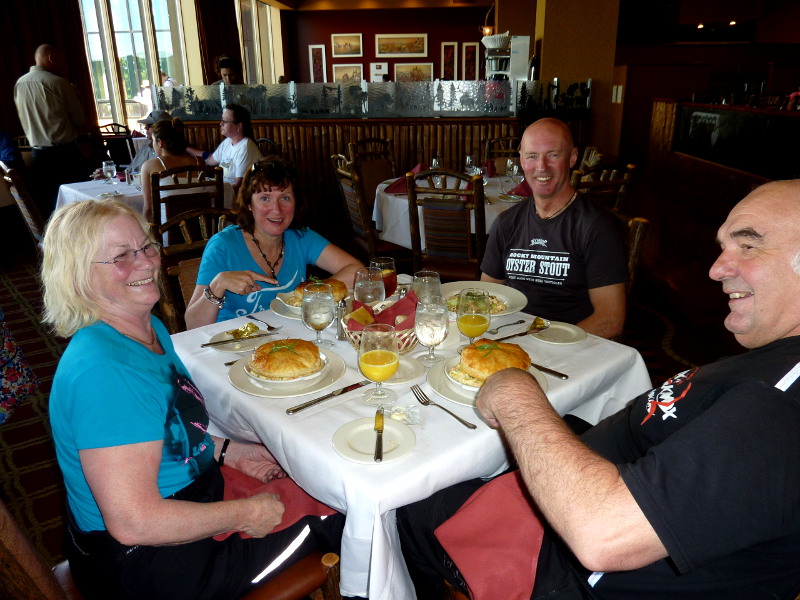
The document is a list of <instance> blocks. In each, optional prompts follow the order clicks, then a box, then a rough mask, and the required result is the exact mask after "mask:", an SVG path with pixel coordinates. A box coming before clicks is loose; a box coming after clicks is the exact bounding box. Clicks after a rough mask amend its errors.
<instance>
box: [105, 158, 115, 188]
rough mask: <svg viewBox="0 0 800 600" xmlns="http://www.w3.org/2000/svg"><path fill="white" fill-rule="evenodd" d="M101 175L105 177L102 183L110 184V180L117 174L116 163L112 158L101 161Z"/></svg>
mask: <svg viewBox="0 0 800 600" xmlns="http://www.w3.org/2000/svg"><path fill="white" fill-rule="evenodd" d="M103 175H104V176H105V178H106V180H105V181H104V182H103V183H105V184H108V185H110V184H111V183H112V181H111V180H112V179H113V178H114V177H116V176H117V164H116V163H115V162H114V161H113V160H104V161H103Z"/></svg>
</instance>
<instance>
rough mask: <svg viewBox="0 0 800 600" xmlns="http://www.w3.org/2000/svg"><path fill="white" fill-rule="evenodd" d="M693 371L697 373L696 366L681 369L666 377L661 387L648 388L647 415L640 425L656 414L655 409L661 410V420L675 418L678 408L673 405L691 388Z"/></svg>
mask: <svg viewBox="0 0 800 600" xmlns="http://www.w3.org/2000/svg"><path fill="white" fill-rule="evenodd" d="M695 373H697V368H694V369H690V370H688V371H682V372H680V373H678V374H677V375H675V376H674V377H671V378H670V379H667V380H666V381H665V382H664V383H662V384H661V387H657V388H654V389H652V390H650V392H649V393H648V394H647V405H646V406H647V415H645V417H644V419H643V420H642V422H641V423H640V425H644V424H645V423H647V421H649V420H650V418H651V417H652V416H653V415H655V414H656V410H657V409H658V410H660V411H661V419H662V420H663V421H666V420H667V419H677V418H678V410H677V407H676V406H675V405H676V404H677V403H678V401H679V400H681V399H682V398H684V397H685V396H686V394H688V393H689V390H690V389H692V382H691V379H692V377H694V375H695Z"/></svg>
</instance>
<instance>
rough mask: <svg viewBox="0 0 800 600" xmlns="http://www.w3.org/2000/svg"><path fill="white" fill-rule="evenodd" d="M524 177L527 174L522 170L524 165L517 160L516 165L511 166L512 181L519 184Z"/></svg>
mask: <svg viewBox="0 0 800 600" xmlns="http://www.w3.org/2000/svg"><path fill="white" fill-rule="evenodd" d="M524 178H525V174H524V173H523V172H522V167H521V166H520V164H519V163H518V162H515V163H514V166H513V167H511V181H512V182H514V183H515V184H516V185H519V184H520V183H522V180H523V179H524Z"/></svg>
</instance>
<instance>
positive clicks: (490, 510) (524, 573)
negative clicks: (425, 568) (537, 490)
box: [434, 471, 544, 600]
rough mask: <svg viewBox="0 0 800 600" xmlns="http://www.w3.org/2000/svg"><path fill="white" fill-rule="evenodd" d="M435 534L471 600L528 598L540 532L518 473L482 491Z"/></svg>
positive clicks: (473, 496) (531, 589) (497, 481)
mask: <svg viewBox="0 0 800 600" xmlns="http://www.w3.org/2000/svg"><path fill="white" fill-rule="evenodd" d="M434 534H435V535H436V537H437V538H438V540H439V542H440V543H441V544H442V546H443V547H444V549H445V550H446V551H447V553H448V554H449V555H450V558H452V559H453V561H454V562H455V563H456V566H457V567H458V569H459V571H461V574H462V575H463V576H464V580H465V581H466V582H467V587H468V588H469V597H470V598H472V600H528V599H529V598H530V597H531V592H532V591H533V582H534V580H535V579H536V564H537V562H538V560H539V551H540V550H541V547H542V537H543V535H544V528H543V527H542V523H541V519H540V517H539V515H538V513H537V511H536V509H535V507H534V506H533V501H532V500H531V499H530V496H529V495H528V491H527V489H526V488H525V483H524V482H523V481H522V476H521V475H520V473H519V471H514V472H513V473H507V474H505V475H502V476H500V477H497V478H495V479H493V480H492V481H490V482H489V483H487V484H486V485H484V486H483V487H481V488H480V489H479V490H478V491H477V492H475V493H474V494H472V496H470V498H469V500H467V501H466V502H465V503H464V505H463V506H462V507H461V508H460V509H459V510H458V512H457V513H456V514H455V515H453V516H452V517H451V518H449V519H448V520H447V521H445V522H444V523H442V524H441V525H440V526H439V527H437V528H436V530H435V531H434Z"/></svg>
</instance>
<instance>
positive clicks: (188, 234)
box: [151, 207, 236, 333]
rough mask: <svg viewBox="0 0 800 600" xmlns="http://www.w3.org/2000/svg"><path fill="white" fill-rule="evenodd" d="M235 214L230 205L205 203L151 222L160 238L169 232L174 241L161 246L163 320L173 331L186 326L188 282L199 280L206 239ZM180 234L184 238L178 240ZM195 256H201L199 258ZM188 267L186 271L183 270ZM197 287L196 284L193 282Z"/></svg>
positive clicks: (171, 331) (170, 330)
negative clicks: (203, 205) (204, 205)
mask: <svg viewBox="0 0 800 600" xmlns="http://www.w3.org/2000/svg"><path fill="white" fill-rule="evenodd" d="M235 218H236V213H235V212H234V211H232V210H229V209H227V208H215V207H203V208H194V209H190V210H188V211H185V212H183V213H180V214H178V215H175V216H174V217H171V218H169V219H167V221H166V222H165V223H163V224H161V225H154V224H153V225H151V231H152V233H153V236H154V237H155V239H156V240H163V239H164V237H165V236H168V237H169V239H170V240H171V242H172V243H170V244H168V245H164V246H163V247H162V248H161V282H160V283H161V298H159V301H158V306H159V313H160V315H161V320H162V321H164V325H166V327H167V329H168V330H169V332H170V333H178V332H179V331H185V330H186V322H185V320H184V314H185V312H186V304H187V302H188V300H187V299H186V296H185V293H184V286H185V285H187V286H188V281H189V280H190V279H192V278H194V279H195V280H196V277H197V269H198V268H199V265H200V257H201V256H202V255H203V250H204V249H205V247H206V243H207V242H208V240H209V238H210V237H211V236H212V235H214V234H215V233H217V232H218V231H221V230H223V229H225V227H227V226H228V225H229V224H230V223H233V222H234V220H235ZM179 238H180V240H182V241H178V239H179ZM191 259H197V262H192V260H191ZM184 269H185V270H186V271H187V272H186V273H183V271H184ZM192 270H193V271H194V273H193V275H194V277H192V273H191V271H192ZM181 277H182V278H183V282H181ZM193 291H194V285H192V286H191V292H193ZM191 292H189V298H191Z"/></svg>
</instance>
